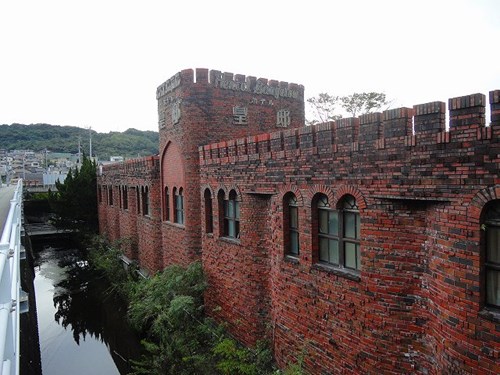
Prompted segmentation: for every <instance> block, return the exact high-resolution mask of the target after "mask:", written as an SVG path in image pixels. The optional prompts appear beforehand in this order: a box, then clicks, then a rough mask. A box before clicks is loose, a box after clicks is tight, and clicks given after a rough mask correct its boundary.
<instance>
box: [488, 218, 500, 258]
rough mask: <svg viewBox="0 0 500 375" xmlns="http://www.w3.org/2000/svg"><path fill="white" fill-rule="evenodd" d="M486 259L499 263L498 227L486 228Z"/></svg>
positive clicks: (499, 232) (499, 233)
mask: <svg viewBox="0 0 500 375" xmlns="http://www.w3.org/2000/svg"><path fill="white" fill-rule="evenodd" d="M486 260H487V261H488V262H493V263H499V264H500V227H494V226H488V227H487V228H486Z"/></svg>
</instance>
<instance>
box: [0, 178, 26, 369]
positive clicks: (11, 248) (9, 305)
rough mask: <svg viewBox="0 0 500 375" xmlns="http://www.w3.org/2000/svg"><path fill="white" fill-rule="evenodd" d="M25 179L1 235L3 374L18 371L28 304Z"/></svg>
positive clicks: (0, 345) (0, 349) (0, 358)
mask: <svg viewBox="0 0 500 375" xmlns="http://www.w3.org/2000/svg"><path fill="white" fill-rule="evenodd" d="M22 199H23V185H22V180H19V181H18V183H17V188H16V190H15V192H14V197H13V199H12V200H11V201H10V210H9V214H8V215H7V220H6V221H5V226H4V230H3V233H2V237H1V239H0V375H18V374H19V336H20V330H19V315H20V313H21V310H23V307H24V306H25V305H27V298H26V297H27V294H26V293H25V292H23V291H22V290H21V281H20V266H19V262H20V259H21V258H22V257H23V254H24V248H23V246H22V245H21V226H22V222H21V221H22V210H21V207H22Z"/></svg>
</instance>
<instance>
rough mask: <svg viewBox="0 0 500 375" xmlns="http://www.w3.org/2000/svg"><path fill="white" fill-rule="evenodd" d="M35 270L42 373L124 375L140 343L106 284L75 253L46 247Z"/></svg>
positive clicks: (135, 356) (38, 255)
mask: <svg viewBox="0 0 500 375" xmlns="http://www.w3.org/2000/svg"><path fill="white" fill-rule="evenodd" d="M35 266H36V273H35V290H36V299H37V307H38V324H39V331H40V348H41V354H42V371H43V374H44V375H51V374H54V375H57V374H106V375H107V374H126V373H128V372H129V371H130V361H129V360H130V359H133V358H138V356H139V355H140V344H139V339H138V338H137V337H136V336H135V335H134V333H133V332H131V330H130V329H129V328H128V326H127V324H126V321H125V314H126V311H125V307H124V306H123V304H122V303H121V301H119V300H117V299H116V298H115V297H114V296H113V295H110V293H108V292H107V288H108V285H107V284H106V282H105V280H104V279H102V278H100V277H99V275H97V274H96V273H95V272H93V271H92V270H91V269H90V267H89V266H88V263H87V262H86V261H85V259H82V256H81V254H80V252H79V251H77V250H75V249H64V248H55V247H46V248H44V249H43V250H42V251H40V252H39V253H38V254H37V257H36V259H35Z"/></svg>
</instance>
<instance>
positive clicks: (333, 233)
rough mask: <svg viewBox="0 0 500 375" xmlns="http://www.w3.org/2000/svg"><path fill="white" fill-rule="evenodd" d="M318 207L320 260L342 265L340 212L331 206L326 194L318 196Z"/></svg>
mask: <svg viewBox="0 0 500 375" xmlns="http://www.w3.org/2000/svg"><path fill="white" fill-rule="evenodd" d="M317 209H318V247H319V254H318V258H319V261H320V262H322V263H328V264H335V265H340V256H339V225H338V221H339V219H338V212H337V211H335V210H332V209H331V208H330V203H329V202H328V197H327V196H326V195H324V194H321V195H320V196H319V197H318V200H317Z"/></svg>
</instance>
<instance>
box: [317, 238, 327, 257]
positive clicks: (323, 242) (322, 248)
mask: <svg viewBox="0 0 500 375" xmlns="http://www.w3.org/2000/svg"><path fill="white" fill-rule="evenodd" d="M319 260H321V261H323V262H328V261H329V260H328V238H324V237H320V239H319Z"/></svg>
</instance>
